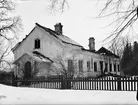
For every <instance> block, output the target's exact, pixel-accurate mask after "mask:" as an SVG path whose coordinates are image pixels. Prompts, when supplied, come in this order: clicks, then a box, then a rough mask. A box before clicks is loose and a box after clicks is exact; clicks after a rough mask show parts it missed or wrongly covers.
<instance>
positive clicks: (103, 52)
mask: <svg viewBox="0 0 138 105" xmlns="http://www.w3.org/2000/svg"><path fill="white" fill-rule="evenodd" d="M97 53H99V54H104V55H107V56H114V57H116V58H119V56H117V55H115V54H113V53H112V52H111V51H109V50H107V49H106V48H105V47H101V48H100V49H99V50H98V51H97Z"/></svg>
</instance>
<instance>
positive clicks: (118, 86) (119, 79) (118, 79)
mask: <svg viewBox="0 0 138 105" xmlns="http://www.w3.org/2000/svg"><path fill="white" fill-rule="evenodd" d="M117 90H121V78H120V77H117Z"/></svg>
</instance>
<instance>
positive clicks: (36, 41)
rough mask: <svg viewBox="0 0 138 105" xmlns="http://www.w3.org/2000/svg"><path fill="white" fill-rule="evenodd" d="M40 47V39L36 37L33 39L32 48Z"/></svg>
mask: <svg viewBox="0 0 138 105" xmlns="http://www.w3.org/2000/svg"><path fill="white" fill-rule="evenodd" d="M40 48H41V40H40V39H39V38H36V39H35V40H34V49H40Z"/></svg>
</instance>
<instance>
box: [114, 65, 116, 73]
mask: <svg viewBox="0 0 138 105" xmlns="http://www.w3.org/2000/svg"><path fill="white" fill-rule="evenodd" d="M114 71H115V72H116V64H114Z"/></svg>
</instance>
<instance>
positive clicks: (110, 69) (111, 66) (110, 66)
mask: <svg viewBox="0 0 138 105" xmlns="http://www.w3.org/2000/svg"><path fill="white" fill-rule="evenodd" d="M110 72H112V64H111V63H110Z"/></svg>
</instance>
